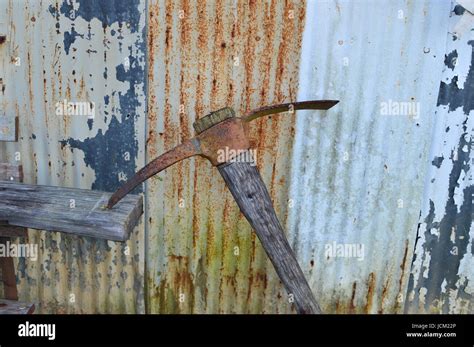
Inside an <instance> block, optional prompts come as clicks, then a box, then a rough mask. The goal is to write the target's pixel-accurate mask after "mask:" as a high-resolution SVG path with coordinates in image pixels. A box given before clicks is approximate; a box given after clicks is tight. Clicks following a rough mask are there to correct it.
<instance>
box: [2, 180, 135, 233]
mask: <svg viewBox="0 0 474 347" xmlns="http://www.w3.org/2000/svg"><path fill="white" fill-rule="evenodd" d="M110 195H111V193H105V192H99V191H93V190H86V189H75V188H62V187H52V186H40V185H29V184H22V183H15V182H11V181H0V221H5V222H7V223H8V224H9V225H12V226H22V227H26V228H33V229H41V230H49V231H61V232H65V233H71V234H75V235H81V236H89V237H95V238H101V239H107V240H113V241H125V240H127V239H128V238H129V236H130V233H131V232H132V230H133V228H134V227H135V225H136V224H137V223H138V220H139V218H140V216H141V214H142V213H143V198H142V197H141V196H139V195H132V194H129V195H127V196H125V197H124V198H123V199H122V200H121V201H120V202H119V203H118V204H117V205H115V206H114V208H112V209H111V210H107V209H105V208H104V206H105V205H106V204H107V201H108V199H109V197H110Z"/></svg>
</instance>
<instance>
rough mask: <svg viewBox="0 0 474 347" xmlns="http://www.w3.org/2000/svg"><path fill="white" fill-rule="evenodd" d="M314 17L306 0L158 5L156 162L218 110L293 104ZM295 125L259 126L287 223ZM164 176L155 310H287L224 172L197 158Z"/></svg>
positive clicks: (154, 33)
mask: <svg viewBox="0 0 474 347" xmlns="http://www.w3.org/2000/svg"><path fill="white" fill-rule="evenodd" d="M304 13H305V4H304V3H303V2H299V1H288V2H282V1H272V2H270V1H249V2H244V1H237V2H236V1H230V0H224V1H204V2H191V1H161V0H152V1H150V3H149V21H148V23H149V36H148V47H149V54H148V55H149V79H150V80H149V108H148V112H149V114H148V139H147V144H148V147H147V154H148V157H149V158H152V157H155V156H156V155H157V154H160V153H162V152H163V151H165V150H168V149H170V148H171V147H173V146H175V145H177V144H178V143H179V142H180V141H182V140H183V139H186V138H188V137H190V136H191V135H192V134H193V131H192V123H193V121H194V120H195V119H196V118H199V117H203V116H204V115H206V114H207V113H208V112H210V111H212V110H216V109H218V108H221V107H224V106H231V107H233V108H234V109H235V110H236V112H238V113H239V112H240V113H242V112H243V111H245V110H250V109H252V108H255V107H258V106H262V105H266V104H271V103H278V102H287V101H290V100H294V99H295V97H296V94H297V87H298V65H299V64H298V63H299V56H300V44H301V36H302V31H303V28H304ZM180 107H181V108H180ZM180 111H182V112H180ZM293 122H294V118H293V117H285V116H281V117H272V118H271V119H264V120H261V121H257V122H254V124H253V125H252V126H251V135H252V138H253V139H254V140H255V145H256V148H257V158H258V159H257V160H258V167H259V169H260V171H261V174H262V176H263V179H264V181H265V183H266V184H267V186H268V187H269V191H270V193H271V196H272V199H273V201H274V203H275V207H276V210H277V213H278V215H279V216H281V218H282V219H283V220H284V218H285V215H286V210H287V202H286V197H287V193H286V191H287V187H288V183H289V180H288V173H289V163H290V155H291V150H290V149H291V144H292V139H293V136H292V133H293ZM160 177H161V179H162V180H159V179H156V178H155V179H152V180H150V181H149V182H148V186H147V206H148V208H147V230H148V233H147V274H146V275H147V278H146V282H147V303H148V310H147V311H148V312H151V313H158V312H160V313H189V312H194V313H218V312H226V313H227V312H238V313H261V312H267V313H269V312H287V311H288V310H289V305H288V303H287V298H286V294H285V291H284V289H283V288H282V287H281V286H280V285H279V281H278V279H277V277H276V273H275V272H274V270H273V269H272V268H271V265H270V264H269V262H268V261H267V257H266V255H265V253H264V251H263V249H262V247H261V245H260V243H259V241H258V239H257V238H256V236H255V234H254V233H253V232H252V230H251V228H250V226H249V225H248V223H247V221H246V220H245V219H244V218H243V217H242V216H241V214H240V212H239V209H238V207H237V205H236V203H235V201H234V200H233V198H232V197H231V194H230V193H229V192H228V190H227V188H226V187H225V184H224V181H223V180H222V178H221V177H220V175H219V173H218V171H217V170H216V169H215V168H213V167H212V166H211V165H210V163H209V162H207V161H206V160H203V159H200V158H197V159H192V160H188V161H185V162H182V163H181V164H178V165H176V166H174V167H172V168H169V169H167V170H166V172H164V173H162V174H160Z"/></svg>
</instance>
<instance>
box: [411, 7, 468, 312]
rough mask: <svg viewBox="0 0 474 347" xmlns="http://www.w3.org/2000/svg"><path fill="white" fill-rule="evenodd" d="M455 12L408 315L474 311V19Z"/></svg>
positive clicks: (440, 90) (441, 89) (436, 113)
mask: <svg viewBox="0 0 474 347" xmlns="http://www.w3.org/2000/svg"><path fill="white" fill-rule="evenodd" d="M466 3H467V2H466ZM453 7H454V9H453V12H452V13H451V18H450V21H449V33H450V34H448V44H447V51H446V54H445V55H444V71H443V75H442V78H441V79H440V81H441V83H440V88H439V96H438V101H437V108H436V110H435V115H436V125H435V130H434V132H433V145H432V147H431V152H430V157H429V163H430V167H429V170H428V175H427V177H426V179H425V182H426V183H425V194H424V198H423V203H424V204H423V209H422V213H421V217H420V225H419V228H418V232H417V239H418V240H417V242H416V248H415V255H414V259H413V264H412V272H411V275H410V281H409V286H408V298H409V302H408V303H407V306H406V310H407V312H426V313H473V312H474V287H473V283H472V280H473V278H474V257H473V254H474V246H473V242H474V224H473V223H472V220H473V217H474V215H473V212H474V209H473V200H474V183H473V166H474V148H473V146H474V139H473V136H474V120H473V117H472V111H473V109H474V105H473V100H474V41H473V35H472V32H470V31H469V29H470V28H469V27H467V28H466V29H468V30H465V31H464V32H463V31H460V30H459V29H461V28H460V27H459V23H462V21H463V20H464V19H466V17H467V18H470V19H469V21H470V23H471V27H472V20H473V19H474V15H473V14H471V13H469V12H467V11H465V10H464V9H463V8H462V7H461V6H459V5H458V6H454V5H453ZM463 17H464V18H463ZM454 32H456V33H457V34H456V35H453V34H451V33H454Z"/></svg>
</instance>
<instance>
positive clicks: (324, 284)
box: [288, 0, 450, 313]
mask: <svg viewBox="0 0 474 347" xmlns="http://www.w3.org/2000/svg"><path fill="white" fill-rule="evenodd" d="M449 6H450V4H449V2H445V1H443V2H441V1H388V0H387V1H317V2H310V3H309V6H308V12H307V15H306V17H307V21H308V22H307V27H306V28H307V29H306V30H307V31H306V32H305V36H304V40H303V53H302V56H303V58H302V59H303V60H302V65H301V72H300V76H301V78H300V91H299V94H298V96H299V99H311V98H322V97H324V98H328V99H340V100H341V102H340V103H339V104H338V105H337V106H336V107H335V108H334V109H333V110H331V111H330V112H328V113H327V116H325V117H322V118H321V117H319V116H318V115H317V114H315V113H313V112H299V113H298V115H297V124H296V134H295V137H296V140H295V146H294V152H293V156H292V160H293V165H292V171H291V189H290V192H289V198H290V199H293V200H294V201H295V202H294V207H293V208H292V209H290V213H289V219H288V233H289V237H290V238H291V240H292V241H293V245H294V249H295V250H296V252H297V257H298V259H299V260H300V262H301V264H303V267H304V268H305V270H306V273H307V274H308V276H309V279H310V285H311V287H312V288H313V290H314V292H315V294H316V297H317V298H319V299H320V301H321V306H322V309H323V311H324V312H328V313H350V312H354V313H364V312H367V313H394V312H401V311H403V307H404V303H405V300H406V295H405V294H406V290H407V280H408V275H409V271H410V260H411V258H412V254H413V248H414V244H415V236H416V227H417V223H418V217H419V213H420V212H419V211H420V205H421V200H422V195H423V184H424V178H425V171H426V165H425V164H424V163H426V162H427V159H428V153H429V150H430V145H431V141H432V139H431V133H432V129H433V125H434V122H435V109H436V108H435V106H436V98H437V94H438V93H437V91H438V89H439V88H438V87H439V81H440V78H441V70H442V66H443V65H442V64H443V58H444V52H445V47H446V33H447V29H448V28H447V19H448V16H449V11H450V7H449ZM390 101H392V103H395V104H397V103H403V102H415V103H419V105H420V111H421V112H420V114H419V115H418V116H410V115H403V114H399V115H397V114H396V113H395V112H393V113H392V114H384V112H383V110H382V103H388V102H390ZM346 245H349V247H352V246H351V245H354V247H363V251H364V253H363V254H362V253H360V254H350V253H346V254H344V253H340V254H339V255H340V256H335V255H337V254H333V253H331V251H332V250H334V251H337V249H338V247H339V249H341V248H342V247H345V246H346ZM359 249H360V250H362V248H359ZM351 255H355V256H351ZM357 255H360V257H359V256H357ZM362 255H363V256H362Z"/></svg>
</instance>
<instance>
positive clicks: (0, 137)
mask: <svg viewBox="0 0 474 347" xmlns="http://www.w3.org/2000/svg"><path fill="white" fill-rule="evenodd" d="M12 48H13V47H12V44H11V41H10V30H8V26H7V18H6V13H5V12H2V13H0V141H16V139H17V132H16V117H15V113H14V109H13V104H12V103H11V102H9V100H11V96H12V95H13V93H14V88H13V85H8V86H7V84H6V81H7V80H8V81H11V80H12V79H13V70H14V69H13V66H14V65H13V64H11V62H10V61H9V58H10V57H9V54H8V53H9V52H10V50H11V49H12Z"/></svg>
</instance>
